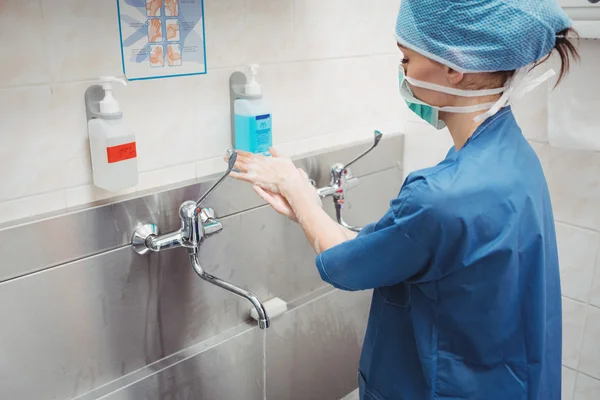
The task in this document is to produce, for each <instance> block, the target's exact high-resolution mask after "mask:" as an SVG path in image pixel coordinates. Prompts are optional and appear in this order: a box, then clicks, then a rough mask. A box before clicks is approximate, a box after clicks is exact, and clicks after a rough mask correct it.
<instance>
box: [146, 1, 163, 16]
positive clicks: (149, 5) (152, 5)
mask: <svg viewBox="0 0 600 400" xmlns="http://www.w3.org/2000/svg"><path fill="white" fill-rule="evenodd" d="M162 2H163V0H146V14H148V16H149V17H158V16H160V9H161V7H162Z"/></svg>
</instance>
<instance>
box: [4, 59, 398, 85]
mask: <svg viewBox="0 0 600 400" xmlns="http://www.w3.org/2000/svg"><path fill="white" fill-rule="evenodd" d="M384 56H388V57H392V56H397V54H395V53H391V52H390V53H367V54H354V55H349V56H334V57H322V58H319V57H316V58H307V59H292V60H285V61H276V62H263V63H261V66H285V65H291V64H304V63H313V62H321V61H323V62H327V61H338V60H355V59H366V58H370V57H384ZM246 67H247V66H246V65H231V66H223V67H217V68H210V69H209V70H208V73H210V72H222V71H230V70H238V69H243V68H246ZM97 82H98V80H97V79H95V78H86V79H75V80H68V81H67V80H51V81H47V82H40V83H30V84H25V85H8V86H3V87H0V92H3V91H11V90H19V89H28V88H36V87H44V86H47V87H52V86H56V85H68V84H78V83H89V84H90V85H92V84H96V83H97Z"/></svg>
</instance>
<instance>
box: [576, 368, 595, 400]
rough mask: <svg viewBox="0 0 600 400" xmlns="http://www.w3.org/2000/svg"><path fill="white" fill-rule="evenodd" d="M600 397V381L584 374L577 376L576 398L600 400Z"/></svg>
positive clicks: (580, 399)
mask: <svg viewBox="0 0 600 400" xmlns="http://www.w3.org/2000/svg"><path fill="white" fill-rule="evenodd" d="M598 399H600V381H599V380H596V379H594V378H591V377H589V376H587V375H584V374H579V375H578V376H577V386H576V387H575V400H598Z"/></svg>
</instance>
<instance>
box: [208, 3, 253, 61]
mask: <svg viewBox="0 0 600 400" xmlns="http://www.w3.org/2000/svg"><path fill="white" fill-rule="evenodd" d="M204 12H205V13H206V21H205V25H204V26H205V29H206V63H207V65H208V70H209V71H211V70H213V69H218V68H223V67H238V66H244V65H246V64H250V63H251V62H259V60H255V61H249V60H248V51H247V46H246V15H247V12H246V2H245V0H206V1H205V2H204Z"/></svg>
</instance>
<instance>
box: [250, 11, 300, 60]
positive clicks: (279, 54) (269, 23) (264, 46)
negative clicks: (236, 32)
mask: <svg viewBox="0 0 600 400" xmlns="http://www.w3.org/2000/svg"><path fill="white" fill-rule="evenodd" d="M245 3H246V21H245V27H246V28H245V31H244V35H243V40H244V42H245V47H246V49H247V54H248V57H249V61H250V62H251V63H277V62H283V61H289V60H294V59H295V60H297V59H298V56H299V55H300V59H305V57H304V55H303V54H302V53H297V49H296V48H294V47H293V40H294V38H295V34H294V1H293V0H246V1H245Z"/></svg>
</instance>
